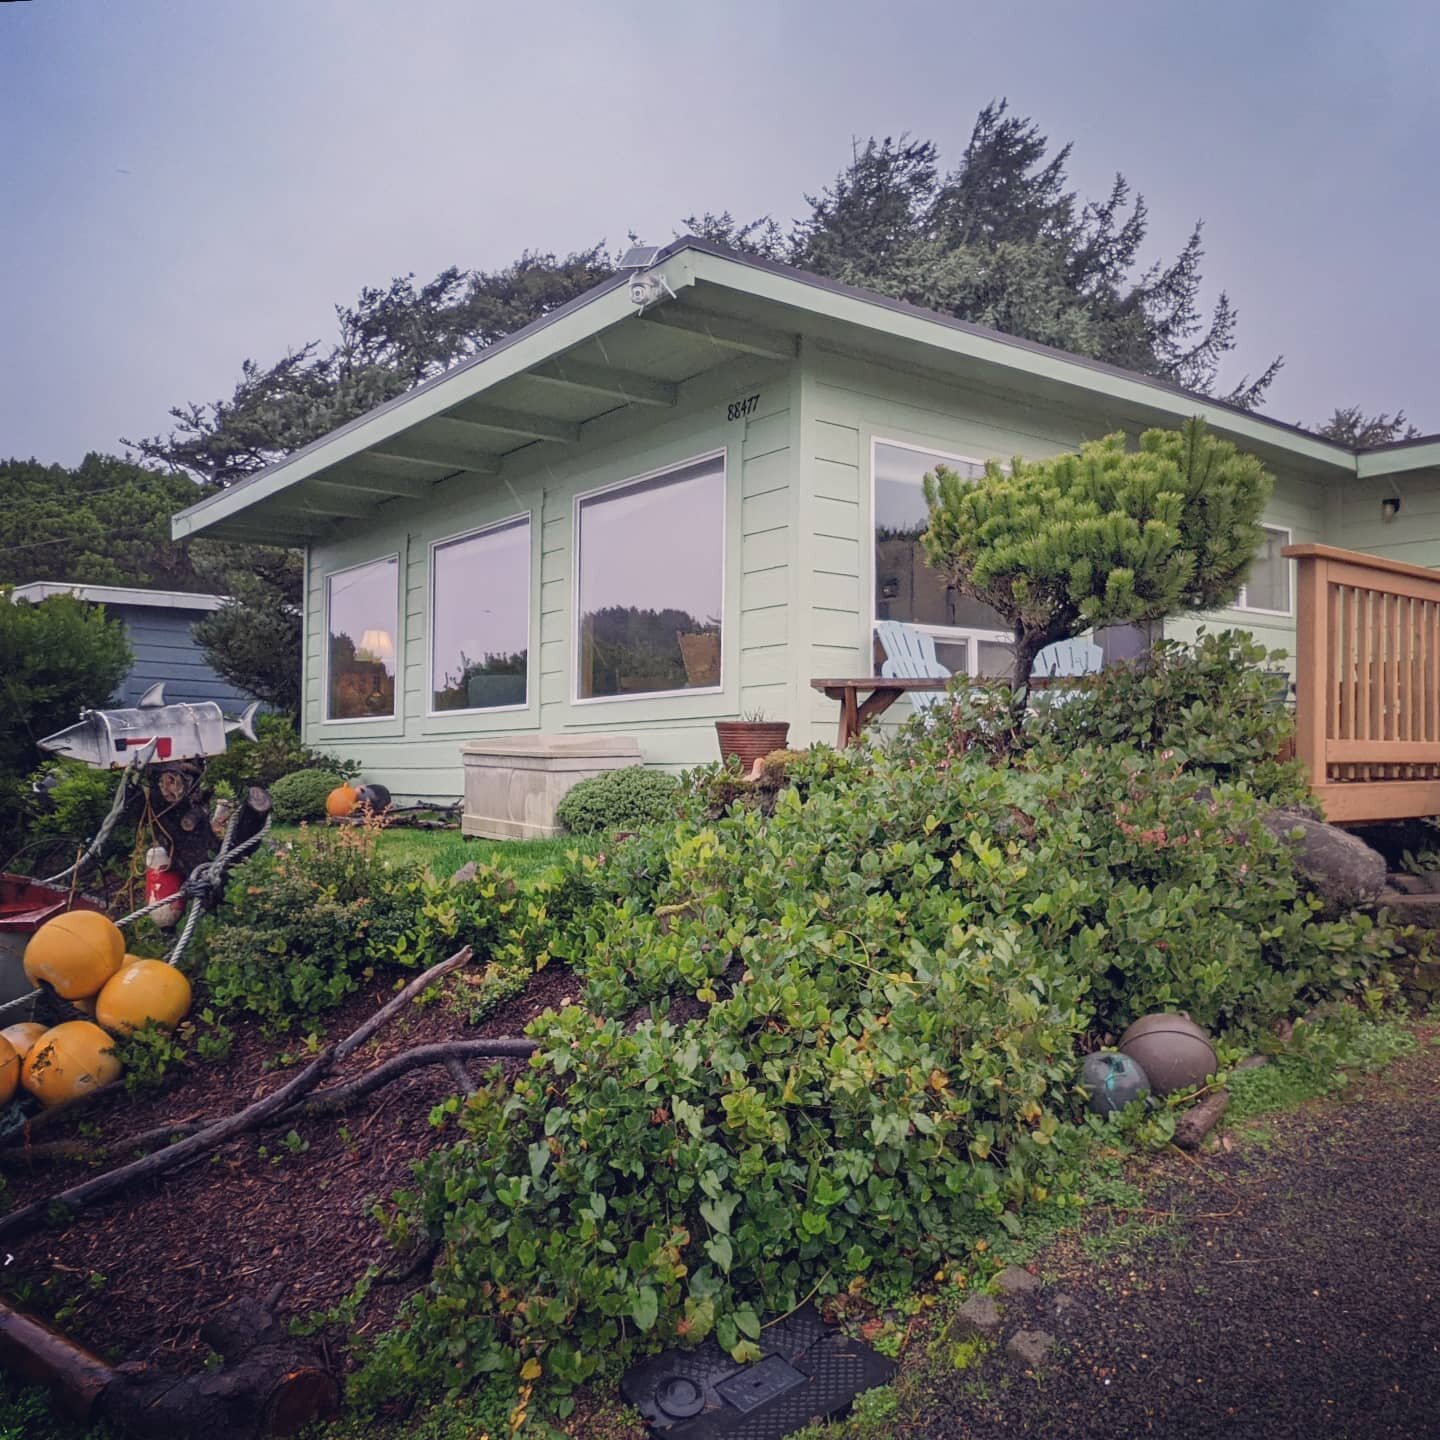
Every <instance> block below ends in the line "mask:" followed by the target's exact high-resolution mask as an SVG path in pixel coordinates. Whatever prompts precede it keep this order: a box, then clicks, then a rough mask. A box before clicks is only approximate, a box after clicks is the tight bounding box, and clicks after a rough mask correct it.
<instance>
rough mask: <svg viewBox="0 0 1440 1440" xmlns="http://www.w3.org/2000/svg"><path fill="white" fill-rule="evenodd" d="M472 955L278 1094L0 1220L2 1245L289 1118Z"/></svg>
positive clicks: (418, 981)
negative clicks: (61, 1212)
mask: <svg viewBox="0 0 1440 1440" xmlns="http://www.w3.org/2000/svg"><path fill="white" fill-rule="evenodd" d="M470 954H471V951H470V947H469V946H468V945H467V946H466V947H465V948H464V949H463V950H461V951H459V952H458V953H457V954H455V955H452V956H451V957H450V958H449V959H448V960H442V961H441V962H440V963H439V964H438V965H432V966H431V967H430V968H429V969H428V970H426V971H425V972H424V974H422V975H418V976H417V977H416V978H415V979H414V980H412V981H411V982H410V983H409V984H408V985H407V986H406V987H405V988H404V989H403V990H401V991H400V993H399V994H398V995H396V996H395V997H394V998H393V999H392V1000H389V1001H388V1002H387V1003H386V1004H384V1005H382V1006H381V1007H380V1009H379V1010H377V1011H376V1012H375V1013H374V1014H373V1015H372V1016H370V1017H369V1019H367V1020H366V1021H365V1023H364V1024H363V1025H361V1026H359V1027H358V1028H357V1029H355V1030H354V1031H352V1032H351V1033H350V1034H349V1035H348V1036H346V1037H345V1039H344V1040H342V1041H340V1043H339V1044H338V1045H331V1046H329V1047H327V1048H326V1049H325V1050H323V1051H322V1052H321V1053H320V1054H319V1055H318V1056H317V1057H316V1058H315V1059H314V1060H312V1061H311V1062H310V1064H309V1065H307V1066H306V1067H305V1068H304V1069H303V1070H302V1071H301V1072H300V1073H299V1074H298V1075H296V1076H295V1077H294V1078H293V1079H292V1080H290V1081H288V1082H287V1083H286V1084H284V1085H281V1086H280V1087H279V1088H278V1089H276V1090H272V1091H271V1092H270V1094H268V1095H266V1096H264V1097H263V1098H262V1099H260V1100H257V1101H256V1102H255V1103H254V1104H253V1105H247V1106H246V1107H245V1108H244V1109H243V1110H238V1111H236V1112H235V1113H234V1114H233V1115H227V1116H225V1117H224V1118H223V1119H220V1120H216V1121H214V1122H213V1123H212V1124H207V1125H205V1126H204V1127H203V1128H201V1129H199V1130H196V1131H195V1132H194V1133H193V1134H190V1135H187V1136H186V1137H185V1138H184V1139H183V1140H180V1141H178V1142H177V1143H176V1144H174V1145H171V1146H169V1147H167V1148H166V1149H164V1150H157V1151H155V1152H154V1153H153V1154H150V1155H145V1156H143V1157H142V1158H140V1159H139V1160H132V1161H131V1162H130V1163H129V1164H128V1165H121V1166H120V1167H118V1168H117V1169H115V1170H107V1171H106V1172H105V1173H104V1174H102V1175H97V1176H95V1177H94V1178H93V1179H89V1180H83V1181H81V1182H80V1183H79V1184H77V1185H72V1186H70V1187H69V1188H68V1189H66V1190H62V1191H60V1192H59V1193H58V1194H56V1195H52V1196H50V1197H48V1198H47V1199H44V1200H36V1201H33V1202H32V1203H31V1204H29V1205H24V1206H22V1207H21V1208H20V1209H18V1210H12V1211H11V1212H10V1214H9V1215H6V1216H5V1217H4V1218H3V1219H0V1243H3V1242H8V1241H10V1240H13V1239H15V1238H16V1237H17V1236H20V1235H27V1234H29V1233H30V1231H32V1230H35V1229H38V1228H39V1227H40V1226H41V1225H43V1224H44V1223H45V1222H46V1220H47V1219H48V1217H49V1216H50V1214H51V1213H52V1211H53V1209H54V1207H56V1206H62V1207H64V1209H65V1210H67V1211H69V1212H70V1214H71V1215H72V1216H73V1215H75V1214H78V1213H79V1212H80V1211H82V1210H84V1209H86V1208H87V1207H88V1206H91V1205H94V1204H97V1203H98V1202H99V1201H101V1200H107V1199H109V1198H110V1197H111V1196H112V1195H116V1194H118V1193H119V1192H120V1191H121V1190H124V1189H126V1188H128V1187H129V1186H130V1185H132V1184H134V1183H135V1182H136V1181H137V1180H147V1179H153V1178H155V1177H156V1176H158V1175H163V1174H166V1173H167V1172H168V1171H171V1170H174V1169H176V1168H178V1167H179V1166H181V1165H184V1164H186V1163H188V1162H189V1161H191V1160H194V1159H195V1158H197V1157H198V1156H201V1155H205V1154H208V1153H209V1152H210V1151H212V1150H214V1149H216V1148H218V1147H219V1146H221V1145H223V1144H225V1142H226V1141H227V1140H232V1139H234V1138H235V1137H236V1136H238V1135H244V1134H247V1133H249V1132H250V1131H253V1130H258V1129H260V1128H261V1127H262V1126H264V1125H265V1124H266V1123H267V1121H269V1120H270V1119H271V1118H272V1117H279V1116H282V1115H285V1114H286V1112H288V1111H290V1110H291V1109H292V1107H295V1106H296V1105H298V1103H299V1102H300V1101H301V1100H303V1099H304V1098H305V1097H306V1096H307V1095H309V1094H310V1093H311V1092H312V1091H314V1090H315V1089H316V1088H317V1087H318V1086H319V1084H320V1082H321V1081H322V1080H324V1079H325V1077H326V1076H327V1075H329V1073H330V1072H331V1071H332V1070H333V1069H334V1068H335V1064H336V1062H337V1061H338V1060H341V1059H343V1058H344V1057H345V1056H347V1055H351V1054H353V1053H354V1052H355V1051H356V1050H357V1049H359V1047H360V1046H361V1045H363V1044H365V1042H366V1041H367V1040H369V1039H371V1037H372V1036H374V1035H375V1034H376V1033H377V1032H378V1031H379V1030H380V1029H382V1028H383V1027H384V1026H385V1025H386V1024H388V1023H389V1022H390V1021H391V1020H393V1019H394V1018H395V1016H396V1015H398V1014H399V1013H400V1012H401V1010H403V1009H404V1007H405V1006H406V1005H407V1004H408V1003H409V1002H410V1001H411V1000H412V999H413V998H414V997H415V996H416V995H418V994H419V993H420V992H421V991H422V990H424V989H425V988H426V987H427V986H429V985H432V984H433V983H434V982H435V981H436V980H438V979H440V978H441V977H442V976H444V975H448V974H449V973H450V972H451V971H452V970H457V969H459V968H460V966H462V965H464V964H466V963H467V962H468V961H469V959H470ZM420 1048H425V1047H420ZM411 1053H413V1052H411ZM437 1058H442V1059H443V1058H445V1057H443V1056H442V1057H437ZM377 1069H381V1070H383V1069H384V1066H379V1067H377ZM372 1073H373V1072H372ZM355 1083H356V1084H358V1083H359V1082H355ZM382 1083H383V1082H382Z"/></svg>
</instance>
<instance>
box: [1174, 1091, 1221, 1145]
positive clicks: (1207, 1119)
mask: <svg viewBox="0 0 1440 1440" xmlns="http://www.w3.org/2000/svg"><path fill="white" fill-rule="evenodd" d="M1229 1103H1230V1092H1229V1091H1228V1090H1217V1091H1215V1093H1214V1094H1213V1095H1210V1096H1209V1097H1208V1098H1206V1099H1204V1100H1202V1101H1201V1102H1200V1103H1199V1104H1198V1105H1194V1106H1192V1107H1191V1108H1190V1109H1189V1110H1187V1111H1185V1113H1184V1114H1183V1115H1181V1117H1180V1118H1179V1119H1178V1120H1177V1121H1176V1122H1175V1143H1176V1144H1177V1145H1178V1146H1179V1147H1180V1148H1181V1149H1182V1150H1198V1149H1199V1148H1200V1142H1201V1141H1202V1140H1203V1139H1204V1138H1205V1137H1206V1136H1207V1135H1208V1134H1209V1133H1210V1132H1211V1131H1212V1130H1213V1129H1214V1128H1215V1127H1216V1125H1218V1124H1219V1123H1220V1117H1221V1116H1222V1115H1223V1114H1224V1113H1225V1107H1226V1106H1227V1105H1228V1104H1229Z"/></svg>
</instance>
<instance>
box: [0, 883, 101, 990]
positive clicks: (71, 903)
mask: <svg viewBox="0 0 1440 1440" xmlns="http://www.w3.org/2000/svg"><path fill="white" fill-rule="evenodd" d="M67 910H95V911H98V912H99V913H100V914H102V915H103V914H104V913H105V907H104V906H103V905H101V904H100V903H99V902H98V901H95V900H91V899H90V898H89V897H88V896H85V895H71V893H70V892H69V890H67V889H65V888H63V887H61V886H58V885H42V884H41V883H40V882H39V881H38V880H32V879H31V878H30V877H29V876H28V875H10V874H0V1001H5V1000H14V999H16V998H18V997H19V996H21V995H24V994H25V993H26V992H27V991H28V990H30V989H31V988H32V986H31V984H30V982H29V981H28V980H27V979H26V978H25V969H24V963H23V962H24V957H25V947H26V946H27V945H28V944H29V943H30V937H31V936H32V935H33V934H34V933H35V932H36V931H37V930H38V929H39V928H40V927H41V926H42V925H43V924H44V923H45V922H46V921H47V920H53V919H54V918H55V916H57V915H63V914H64V913H65V912H66V911H67Z"/></svg>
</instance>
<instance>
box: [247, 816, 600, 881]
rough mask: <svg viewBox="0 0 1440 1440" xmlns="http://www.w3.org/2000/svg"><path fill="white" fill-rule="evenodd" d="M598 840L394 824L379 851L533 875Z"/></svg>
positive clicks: (296, 832) (296, 831)
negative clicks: (473, 834)
mask: <svg viewBox="0 0 1440 1440" xmlns="http://www.w3.org/2000/svg"><path fill="white" fill-rule="evenodd" d="M270 834H271V836H272V837H273V838H274V839H276V840H285V839H298V838H299V836H300V826H298V825H275V826H272V827H271V830H270ZM595 844H596V842H595V841H594V840H592V839H589V838H588V837H587V838H576V837H574V836H566V837H565V838H564V839H561V840H467V839H466V838H465V837H464V836H463V835H461V833H460V832H459V831H458V830H408V829H406V828H404V827H403V826H398V825H397V826H395V827H393V828H391V829H388V830H382V831H381V832H380V840H379V845H380V854H381V855H383V856H385V857H386V858H388V859H391V860H397V861H406V862H413V863H415V864H420V865H425V866H428V867H429V870H430V873H431V874H432V875H436V876H439V877H441V878H444V877H445V876H447V875H453V874H454V873H455V871H457V870H458V869H459V868H460V867H461V866H462V865H464V864H465V863H466V862H467V861H470V860H475V861H478V862H479V863H480V864H482V865H483V864H492V865H504V866H506V867H507V868H508V869H510V870H513V871H514V872H515V874H516V875H522V876H523V875H533V874H534V873H535V872H536V871H537V870H543V869H544V868H545V867H546V866H547V865H553V864H554V863H555V862H556V861H557V860H561V859H563V858H564V856H565V853H566V852H567V851H569V850H593V849H594V848H595Z"/></svg>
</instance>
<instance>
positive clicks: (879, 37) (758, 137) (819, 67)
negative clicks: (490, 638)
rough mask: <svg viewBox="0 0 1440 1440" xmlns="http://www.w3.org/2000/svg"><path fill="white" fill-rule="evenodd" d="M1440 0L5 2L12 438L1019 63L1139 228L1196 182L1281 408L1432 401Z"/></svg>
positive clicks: (1437, 295)
mask: <svg viewBox="0 0 1440 1440" xmlns="http://www.w3.org/2000/svg"><path fill="white" fill-rule="evenodd" d="M1437 53H1440V6H1436V5H1435V4H1434V3H1433V0H1364V3H1361V0H1349V3H1338V0H1205V3H1203V4H1199V3H1196V0H1179V3H1171V0H1088V3H1081V0H1065V3H1059V0H1027V3H1024V4H1018V3H1013V0H1012V3H1006V0H991V3H989V4H986V5H979V4H973V3H970V0H938V3H911V4H906V3H896V0H892V3H888V4H875V3H864V4H862V3H855V0H822V3H808V0H806V3H799V0H795V3H787V0H769V3H766V4H731V3H726V0H710V3H707V4H704V5H696V4H685V3H683V0H672V3H669V4H660V3H655V0H647V3H643V4H629V3H621V0H612V3H608V4H593V3H585V4H579V3H569V0H554V3H550V4H541V3H537V0H528V3H523V4H505V5H499V4H489V3H480V0H472V3H463V0H404V3H401V0H383V3H382V0H323V3H322V0H123V3H117V0H29V3H8V4H6V3H0V136H3V140H0V455H6V454H15V455H31V454H33V455H36V456H38V457H39V458H41V459H44V460H59V461H64V462H74V461H76V460H78V459H79V458H80V456H81V455H82V454H83V453H84V452H85V451H86V450H88V449H118V448H119V440H120V437H121V436H122V435H127V436H130V437H132V438H133V437H136V436H139V435H147V434H152V433H154V432H156V431H157V430H161V429H164V428H166V424H167V422H166V412H167V410H168V408H169V407H170V406H171V405H175V404H180V403H182V402H185V401H189V400H208V399H213V398H215V397H217V396H220V395H222V394H228V393H229V391H230V389H231V388H232V386H233V384H234V382H235V379H236V377H237V374H238V371H239V367H240V362H241V361H242V360H243V359H244V358H245V357H246V356H253V357H255V358H256V359H259V360H262V361H269V360H271V359H273V358H276V357H277V356H278V355H279V354H280V353H281V352H283V351H284V349H285V348H286V346H287V345H291V344H296V343H300V342H303V341H305V340H308V339H312V338H316V337H323V338H324V339H326V340H328V339H330V337H331V336H332V334H333V319H332V310H331V307H332V306H333V305H334V304H335V303H336V302H340V301H349V300H351V299H353V297H354V296H355V294H356V292H357V291H358V290H359V289H360V287H361V286H363V285H366V284H383V283H385V282H386V281H387V280H388V279H389V278H390V277H391V276H392V275H396V274H401V273H404V272H407V271H412V270H413V271H415V272H416V273H417V274H418V275H420V276H421V277H427V278H428V277H429V276H430V275H432V274H433V273H434V272H435V271H437V270H439V269H441V268H443V267H444V266H446V265H449V264H458V265H461V266H467V267H470V266H479V267H485V268H489V267H493V266H497V265H501V264H504V263H505V262H507V261H509V260H511V259H513V258H514V257H515V256H516V255H517V254H518V253H519V252H520V251H521V250H523V249H525V248H526V247H531V248H542V249H557V250H568V249H571V248H577V247H581V246H584V245H586V244H589V243H591V242H593V241H595V240H596V239H600V238H604V239H606V240H608V241H609V242H611V243H612V244H614V245H619V244H622V243H623V241H624V239H625V236H626V233H627V231H630V230H634V231H636V232H637V233H638V234H640V235H641V237H642V238H644V239H645V240H647V241H650V242H660V241H663V240H666V239H669V238H671V236H672V235H673V234H675V233H676V228H677V226H678V225H679V222H680V220H681V218H682V217H683V216H685V215H687V214H690V213H691V212H692V211H696V210H704V209H705V208H707V207H708V208H711V209H716V210H718V209H723V208H726V207H728V208H730V209H731V210H733V211H734V212H735V213H736V214H737V215H740V214H743V215H746V216H749V215H752V214H755V213H759V212H763V211H771V212H773V213H775V214H776V215H777V216H778V217H780V218H781V219H782V220H787V221H788V220H789V219H791V218H793V217H794V216H795V215H796V214H797V213H798V212H799V210H800V206H801V199H800V197H801V195H802V193H803V192H804V191H806V190H810V191H814V190H816V189H818V188H819V187H821V186H822V185H824V184H825V183H826V182H827V181H828V180H830V179H831V178H832V177H833V175H834V173H835V171H836V170H837V169H838V168H839V167H840V166H841V164H842V163H843V162H844V161H845V160H846V159H847V158H848V155H849V152H850V140H851V137H852V136H858V137H861V138H863V137H865V136H867V135H871V134H875V135H884V134H888V133H898V132H900V131H902V130H909V131H911V132H914V133H916V134H920V135H924V136H928V137H931V138H933V139H934V140H936V141H937V142H938V143H939V145H940V147H941V151H942V157H943V158H946V159H954V158H956V157H958V154H959V150H960V147H961V146H962V145H963V143H964V140H965V138H966V136H967V135H968V133H969V129H970V126H971V123H972V121H973V119H974V115H975V112H976V110H977V109H978V108H979V106H981V105H982V104H984V103H985V102H986V101H987V100H989V99H990V98H991V97H993V96H1000V95H1004V96H1008V97H1009V99H1010V101H1011V103H1012V105H1013V106H1014V107H1015V108H1016V109H1017V110H1018V111H1019V112H1020V113H1022V114H1029V115H1032V116H1034V117H1035V118H1036V119H1037V120H1038V121H1039V122H1040V124H1041V125H1042V126H1043V127H1044V128H1045V129H1046V130H1047V131H1048V133H1049V134H1050V135H1051V137H1052V138H1053V139H1055V140H1057V141H1058V140H1065V139H1071V140H1073V141H1074V142H1075V154H1074V160H1073V164H1072V179H1073V181H1074V182H1075V183H1076V184H1077V186H1078V188H1079V189H1080V191H1081V193H1082V195H1084V194H1096V193H1098V192H1100V191H1102V190H1103V189H1104V188H1105V187H1106V185H1107V184H1108V181H1109V178H1110V176H1111V175H1112V174H1113V172H1114V171H1116V170H1121V171H1123V172H1124V173H1125V174H1126V175H1127V176H1128V177H1129V178H1130V180H1131V181H1132V182H1133V183H1134V185H1135V186H1136V187H1137V188H1138V189H1140V190H1141V191H1143V192H1144V194H1145V196H1146V198H1147V200H1148V201H1149V203H1150V206H1151V211H1152V215H1153V219H1154V224H1153V228H1152V232H1151V244H1152V253H1153V254H1154V255H1155V256H1157V257H1158V256H1161V255H1165V256H1168V255H1170V254H1172V253H1173V252H1174V250H1175V249H1176V248H1177V247H1178V245H1179V244H1180V243H1181V242H1182V241H1183V239H1184V236H1185V234H1186V232H1187V230H1188V228H1189V226H1190V224H1191V222H1192V221H1193V220H1194V219H1195V218H1197V217H1203V218H1204V219H1205V220H1206V222H1207V229H1206V243H1207V249H1208V255H1207V259H1206V274H1207V277H1208V279H1209V281H1210V283H1211V287H1212V289H1218V288H1219V287H1220V286H1224V287H1225V288H1226V289H1228V290H1229V292H1230V294H1231V297H1232V298H1233V299H1234V301H1235V302H1236V304H1237V305H1238V307H1239V311H1240V352H1239V357H1238V361H1237V362H1236V363H1235V365H1234V371H1235V375H1234V376H1231V377H1228V378H1231V379H1233V378H1237V377H1238V374H1239V373H1240V371H1241V370H1242V369H1246V368H1248V369H1251V370H1257V369H1259V368H1261V367H1263V365H1264V364H1265V363H1266V361H1267V360H1268V359H1269V358H1270V357H1271V356H1272V355H1274V354H1276V353H1280V352H1283V353H1284V355H1285V356H1286V366H1285V370H1284V372H1283V373H1282V375H1281V377H1280V379H1279V381H1278V382H1277V384H1276V385H1275V387H1274V389H1273V390H1272V391H1271V397H1270V400H1269V402H1268V405H1267V409H1268V410H1269V411H1270V412H1271V413H1272V414H1274V415H1276V416H1278V417H1279V418H1281V419H1285V420H1301V421H1305V422H1313V421H1315V420H1318V419H1320V418H1322V417H1323V416H1324V415H1326V414H1328V413H1329V411H1330V410H1331V409H1332V408H1333V407H1334V406H1335V405H1338V404H1350V403H1357V404H1361V405H1364V406H1365V407H1367V408H1369V409H1380V408H1383V409H1387V410H1393V409H1394V408H1396V407H1397V406H1399V407H1403V408H1404V409H1405V410H1406V411H1407V412H1409V414H1410V416H1411V418H1412V419H1413V420H1415V421H1416V422H1417V423H1418V424H1420V425H1421V426H1422V428H1424V429H1426V430H1440V396H1437V395H1436V393H1435V379H1436V365H1435V349H1436V344H1437V341H1440V266H1437V264H1436V261H1435V253H1436V248H1437V247H1436V238H1437V237H1436V232H1437V220H1440V194H1437V183H1436V165H1435V155H1436V148H1437V142H1440V86H1437V85H1436V83H1435V68H1434V67H1435V56H1436V55H1437Z"/></svg>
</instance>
